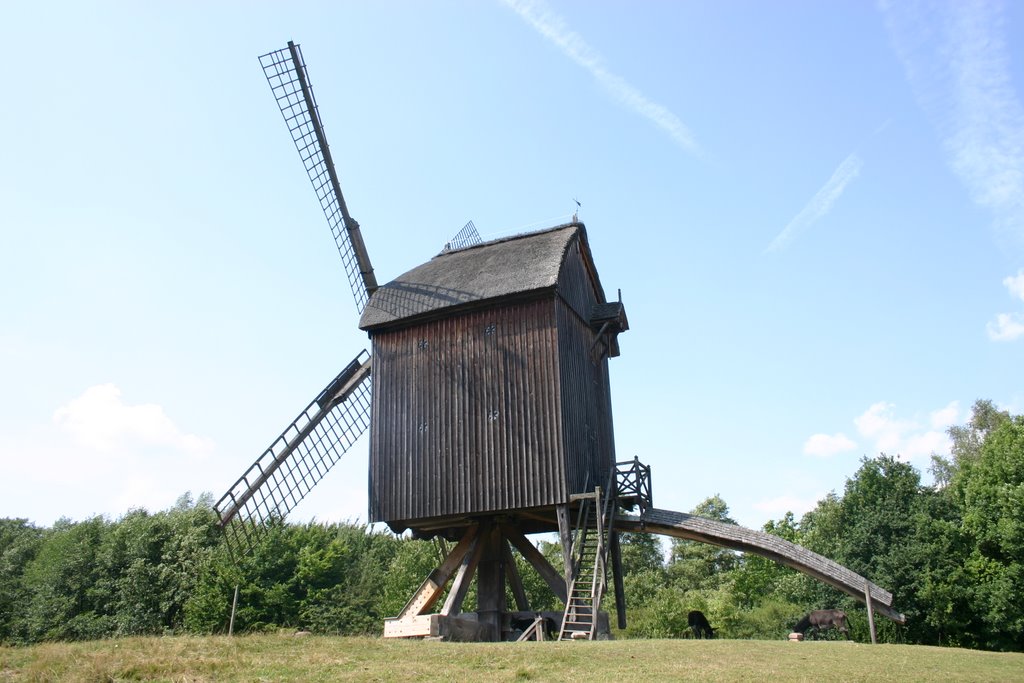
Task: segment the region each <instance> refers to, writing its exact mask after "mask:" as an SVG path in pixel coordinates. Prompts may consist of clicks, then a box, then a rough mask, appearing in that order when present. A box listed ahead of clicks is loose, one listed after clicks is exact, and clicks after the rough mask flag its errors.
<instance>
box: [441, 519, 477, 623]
mask: <svg viewBox="0 0 1024 683" xmlns="http://www.w3.org/2000/svg"><path fill="white" fill-rule="evenodd" d="M483 549H484V544H483V542H482V541H481V540H480V539H479V538H477V539H474V541H473V548H472V551H471V552H468V553H466V556H465V557H463V558H462V562H461V564H459V571H458V573H457V574H456V575H455V581H454V582H452V588H451V590H449V591H448V598H447V599H446V600H445V601H444V606H443V607H442V608H441V614H444V615H446V616H455V615H457V614H459V613H461V612H462V603H463V602H464V601H465V600H466V593H468V592H469V586H470V585H471V584H472V583H473V574H474V573H475V572H476V567H477V565H478V564H480V555H481V554H482V553H483Z"/></svg>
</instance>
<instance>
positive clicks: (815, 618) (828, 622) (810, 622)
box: [793, 609, 850, 640]
mask: <svg viewBox="0 0 1024 683" xmlns="http://www.w3.org/2000/svg"><path fill="white" fill-rule="evenodd" d="M830 628H834V629H836V630H837V631H839V632H840V633H842V634H843V635H845V636H846V639H847V640H850V624H849V622H848V621H846V612H844V611H843V610H841V609H819V610H815V611H813V612H811V613H810V614H808V615H806V616H805V617H804V618H803V619H801V620H800V621H798V622H796V626H794V627H793V630H794V631H796V632H799V633H804V634H805V635H806V632H807V631H808V629H809V630H810V631H811V633H812V634H813V635H814V637H815V638H817V637H818V633H819V632H820V631H823V630H828V629H830Z"/></svg>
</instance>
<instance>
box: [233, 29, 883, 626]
mask: <svg viewBox="0 0 1024 683" xmlns="http://www.w3.org/2000/svg"><path fill="white" fill-rule="evenodd" d="M260 62H261V64H262V66H263V69H264V72H265V74H266V76H267V79H268V81H269V83H270V86H271V89H272V90H273V93H274V96H275V98H276V100H277V102H278V105H279V107H280V109H281V112H282V114H283V116H284V119H285V122H286V123H287V125H288V129H289V131H290V132H291V135H292V139H293V141H294V142H295V145H296V148H297V149H298V151H299V155H300V157H301V158H302V161H303V164H304V166H305V168H306V172H307V174H308V175H309V178H310V180H311V181H312V183H313V186H314V189H315V191H316V194H317V198H318V199H319V201H320V204H321V206H322V207H323V210H324V213H325V215H326V217H327V220H328V223H329V225H330V227H331V231H332V233H333V235H334V237H335V240H336V242H337V246H338V249H339V251H340V252H341V255H342V258H343V261H344V263H345V266H346V270H347V273H348V278H349V282H350V284H351V286H352V289H353V293H354V294H355V299H356V304H357V307H358V308H359V310H360V311H361V318H360V321H359V327H360V328H361V329H363V330H365V331H366V332H367V333H368V334H369V336H370V339H371V343H372V354H367V353H366V352H365V351H363V352H360V353H359V354H357V355H356V356H355V358H354V359H353V360H352V361H351V362H350V363H349V364H348V365H347V366H346V367H345V368H344V369H343V370H342V371H341V372H340V373H339V374H338V375H337V376H336V377H335V378H334V379H333V380H331V381H330V382H329V383H328V384H327V386H326V387H325V388H324V390H323V391H322V392H320V393H319V394H318V395H317V396H316V398H315V399H314V400H313V401H312V402H311V403H310V404H309V406H308V407H307V408H306V409H305V410H304V411H302V412H301V413H300V414H299V416H298V417H297V418H296V419H295V420H294V421H293V422H292V424H291V425H289V426H288V428H287V429H285V431H284V433H283V434H282V435H281V436H280V437H278V439H276V440H275V441H274V442H273V444H272V445H271V446H270V448H268V449H267V450H266V452H264V453H263V454H262V455H261V456H260V457H259V458H258V459H257V460H256V462H255V463H253V465H252V466H251V467H250V468H249V469H248V470H247V471H246V472H245V473H244V474H243V475H242V477H240V478H239V480H238V481H237V482H236V483H235V485H234V486H232V487H231V488H230V489H229V490H228V492H227V493H225V494H224V496H223V497H222V498H221V499H220V500H219V501H218V503H217V504H216V506H215V507H216V510H217V513H218V515H219V517H220V523H221V526H223V527H224V529H225V531H226V533H227V539H228V542H229V546H230V547H231V548H232V551H233V552H235V553H245V552H248V550H249V549H251V547H252V546H253V544H254V543H256V542H257V541H258V540H259V538H260V536H261V534H263V533H264V529H265V525H266V523H267V522H268V521H270V520H272V519H277V518H283V517H284V516H286V515H287V514H288V513H289V512H291V510H292V509H293V508H294V507H295V506H296V505H297V504H298V503H299V501H300V500H301V499H302V498H303V496H305V495H306V493H308V492H309V491H310V490H311V489H312V487H313V486H315V485H316V484H317V483H318V482H319V481H320V480H321V479H322V477H323V476H324V475H325V474H326V473H327V472H328V471H329V470H330V469H331V467H332V466H333V465H334V464H335V463H336V462H337V461H338V459H339V458H340V457H341V456H342V455H343V454H344V453H345V451H346V450H347V449H348V448H349V447H351V446H352V444H353V443H354V442H355V441H356V439H358V438H359V437H360V435H362V434H363V433H364V432H365V431H366V430H367V429H368V430H369V432H370V455H369V507H370V510H369V517H370V521H373V522H386V523H387V524H388V525H389V526H390V527H391V528H392V529H393V530H395V531H396V532H401V531H405V530H409V531H410V532H411V533H412V535H413V536H415V537H417V538H443V539H447V540H450V541H457V543H456V545H455V546H454V549H452V551H451V552H450V553H448V554H447V557H446V558H445V559H444V560H443V561H442V562H441V564H440V565H439V566H438V567H437V569H435V570H434V571H433V572H432V573H431V574H430V575H429V576H428V577H426V579H425V580H424V582H423V585H422V586H421V587H420V588H419V590H417V591H416V592H415V594H414V595H413V596H411V598H410V600H409V602H408V604H407V605H406V606H405V608H404V609H403V610H402V612H401V613H400V614H399V615H397V617H396V618H395V619H391V620H388V621H387V622H386V623H385V626H384V634H385V636H442V637H447V638H450V639H473V640H501V639H507V638H509V637H510V636H511V635H512V634H514V633H515V634H518V633H519V632H520V631H521V630H522V631H525V632H524V633H523V637H527V636H530V635H531V634H534V635H536V636H537V637H542V636H543V633H544V632H545V630H546V628H545V627H547V628H554V629H556V630H557V631H558V633H559V637H560V638H565V639H569V638H585V639H591V638H594V637H595V636H597V635H598V634H599V633H600V632H603V631H607V619H606V618H605V617H604V616H603V614H602V613H601V611H600V607H601V600H602V598H603V596H604V593H605V588H606V584H607V581H608V577H609V575H610V576H611V578H612V580H613V583H614V584H615V588H616V593H617V598H618V599H617V600H616V605H617V607H618V610H619V613H618V620H619V623H620V626H624V625H625V613H624V611H623V610H624V604H625V600H624V596H623V595H622V590H621V572H619V571H618V563H619V560H618V535H617V534H618V531H619V530H620V529H625V530H635V531H648V532H654V533H662V534H667V535H671V536H677V537H681V538H691V539H694V540H700V541H704V542H710V543H717V544H719V545H724V546H726V547H732V548H737V549H741V550H747V551H751V552H758V553H761V554H763V555H766V556H769V557H772V558H773V559H777V560H779V561H780V562H784V563H786V564H789V565H791V566H793V567H795V568H797V569H799V570H801V571H805V572H807V573H809V574H812V575H814V576H816V577H817V578H819V579H821V580H823V581H827V582H829V583H831V584H832V585H835V586H837V587H839V588H841V589H842V590H844V591H846V592H847V593H850V594H852V595H855V596H857V597H859V598H860V599H864V600H866V601H868V602H869V604H875V605H879V606H880V607H879V609H881V610H882V611H883V613H886V612H885V611H886V610H888V612H889V614H888V616H891V617H892V618H897V617H899V618H902V615H898V613H896V612H895V611H893V610H891V602H892V596H891V595H889V594H888V593H886V592H885V591H883V590H882V589H881V588H878V587H877V586H874V584H871V583H870V582H867V581H866V580H865V579H863V577H859V576H857V575H856V574H853V573H852V572H849V570H845V569H844V568H841V567H839V566H838V565H836V564H835V563H831V562H830V561H829V560H827V559H826V558H821V557H820V556H817V555H814V554H813V553H809V552H808V551H806V550H804V549H802V548H798V547H797V546H794V545H793V544H787V543H786V542H785V541H782V539H777V538H775V537H768V536H767V535H766V534H760V533H759V532H753V531H749V530H741V532H742V533H739V532H737V531H736V530H737V529H739V528H738V527H733V526H732V525H717V526H716V524H717V523H715V522H711V521H710V520H701V519H700V518H693V517H691V516H689V515H680V513H670V512H666V511H659V510H654V509H653V508H652V507H651V487H650V470H649V468H646V467H644V466H643V465H641V464H640V463H639V461H637V460H633V461H629V462H625V463H618V464H617V463H616V459H615V445H614V433H613V429H612V410H611V392H610V384H609V376H608V361H609V358H613V357H615V356H617V355H618V354H619V345H618V335H619V334H621V333H622V332H624V331H626V330H627V329H628V327H629V326H628V321H627V318H626V314H625V309H624V308H623V305H622V303H621V301H609V300H608V299H607V297H606V296H605V292H604V289H603V287H602V285H601V281H600V278H599V277H598V272H597V269H596V267H595V264H594V260H593V256H592V253H591V250H590V245H589V243H588V239H587V232H586V229H585V227H584V226H583V224H582V223H580V222H578V221H576V220H573V222H571V223H568V224H565V225H560V226H555V227H552V228H549V229H547V230H542V231H538V232H533V233H529V234H523V235H516V236H512V237H508V238H505V239H500V240H495V241H491V242H486V243H485V242H481V241H480V239H479V237H478V236H477V235H476V231H475V229H473V228H472V225H471V224H470V225H469V226H467V228H466V229H465V230H464V231H463V232H462V233H460V234H459V235H457V236H456V239H454V240H453V241H452V242H450V243H449V244H448V245H446V248H445V249H444V250H443V251H442V252H441V253H440V254H438V255H436V256H434V257H433V258H432V259H430V260H429V261H427V262H426V263H423V264H422V265H419V266H417V267H415V268H413V269H412V270H409V271H408V272H406V273H404V274H402V275H400V276H398V277H397V278H395V279H393V280H391V281H390V282H388V283H386V284H384V285H381V286H378V285H377V282H376V279H375V276H374V272H373V269H372V267H371V265H370V260H369V257H368V255H367V252H366V247H365V245H364V244H363V240H362V236H361V233H360V230H359V225H358V223H356V222H355V221H354V220H353V219H352V218H351V216H350V215H349V212H348V208H347V206H346V204H345V200H344V198H343V196H342V193H341V187H340V184H339V182H338V179H337V175H336V173H335V170H334V165H333V161H332V159H331V154H330V150H329V147H328V145H327V141H326V139H325V137H324V133H323V127H322V125H321V123H320V117H319V112H318V110H317V105H316V101H315V99H314V97H313V92H312V89H311V87H310V85H309V79H308V75H307V73H306V67H305V64H304V63H303V61H302V53H301V51H300V49H299V47H298V46H297V45H295V44H293V43H288V47H287V48H285V49H282V50H278V51H275V52H272V53H269V54H267V55H264V56H262V57H261V58H260ZM371 387H372V392H371ZM371 393H372V401H371ZM630 511H632V512H630ZM725 527H729V528H725ZM534 532H557V533H558V534H559V538H560V540H561V543H562V551H563V552H562V554H563V557H562V565H563V566H562V567H560V568H558V569H556V568H555V567H553V566H552V565H551V564H549V563H548V561H547V560H546V559H545V558H544V557H543V556H542V555H541V554H540V553H539V552H538V551H537V550H536V548H535V547H534V545H533V543H531V541H530V540H529V539H528V538H527V534H530V533H534ZM737 533H739V535H737ZM513 548H514V549H515V550H518V551H519V552H520V553H521V554H522V556H523V557H524V558H525V559H526V561H527V562H528V563H529V564H530V565H532V567H533V568H534V569H535V570H536V571H537V572H538V573H539V574H540V576H541V577H542V578H543V579H544V580H545V581H546V582H547V584H548V585H549V586H550V587H551V589H552V591H553V592H554V594H555V595H556V596H558V597H559V598H560V599H561V600H562V602H563V603H564V606H565V609H564V611H563V612H561V613H556V614H543V613H537V612H533V611H531V610H530V605H529V604H528V603H527V600H526V595H525V592H524V591H523V588H522V583H521V581H520V578H519V576H518V572H517V565H516V564H515V562H513V559H512V557H513ZM843 572H845V574H844V573H843ZM474 579H475V581H476V586H477V591H476V592H477V604H476V606H475V609H472V610H470V609H466V610H464V609H463V607H464V605H463V602H464V601H465V597H466V595H467V591H468V588H469V587H470V584H471V581H473V580H474ZM506 586H507V587H508V588H509V589H510V592H511V594H512V595H513V596H514V599H515V602H516V604H515V606H514V608H515V609H512V606H510V605H506V604H505V603H506V598H505V595H506ZM442 597H445V600H444V602H443V603H442V604H441V606H440V607H439V608H437V604H438V603H439V602H440V599H441V598H442Z"/></svg>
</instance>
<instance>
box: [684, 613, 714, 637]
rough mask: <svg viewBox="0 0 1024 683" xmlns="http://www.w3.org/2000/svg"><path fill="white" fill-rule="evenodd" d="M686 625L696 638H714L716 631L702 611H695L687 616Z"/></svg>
mask: <svg viewBox="0 0 1024 683" xmlns="http://www.w3.org/2000/svg"><path fill="white" fill-rule="evenodd" d="M686 623H687V624H689V626H690V629H691V630H692V631H693V637H694V638H714V637H715V629H713V628H711V624H709V623H708V618H707V617H706V616H704V613H703V612H701V611H700V610H693V611H692V612H690V613H689V614H688V615H687V616H686Z"/></svg>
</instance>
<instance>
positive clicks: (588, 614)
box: [558, 482, 616, 640]
mask: <svg viewBox="0 0 1024 683" xmlns="http://www.w3.org/2000/svg"><path fill="white" fill-rule="evenodd" d="M612 486H613V487H614V482H612ZM609 488H610V490H611V491H614V488H612V487H609ZM571 500H573V501H579V504H580V507H579V512H578V515H577V520H576V531H575V533H574V539H573V544H572V547H573V551H572V556H573V572H572V581H571V582H570V584H569V590H568V594H567V599H566V602H565V613H564V614H563V615H562V628H561V629H560V630H559V632H558V639H559V640H594V638H595V637H596V636H597V619H598V612H599V611H600V609H601V599H602V598H603V597H604V592H605V588H606V587H607V584H608V580H607V571H606V567H607V563H608V548H609V539H610V536H611V532H612V525H613V523H614V517H615V509H616V504H615V496H614V493H612V494H611V495H602V491H601V487H600V486H598V487H596V488H595V489H594V492H593V493H583V494H578V495H575V496H572V498H571Z"/></svg>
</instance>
